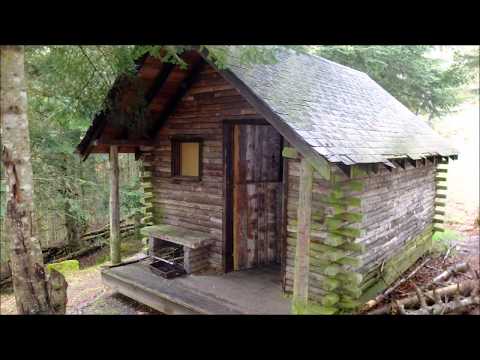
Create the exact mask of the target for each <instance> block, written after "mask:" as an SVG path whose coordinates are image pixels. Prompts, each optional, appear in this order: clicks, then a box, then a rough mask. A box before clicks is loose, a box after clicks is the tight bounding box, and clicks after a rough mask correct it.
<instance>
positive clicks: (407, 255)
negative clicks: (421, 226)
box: [360, 226, 432, 303]
mask: <svg viewBox="0 0 480 360" xmlns="http://www.w3.org/2000/svg"><path fill="white" fill-rule="evenodd" d="M431 238H432V227H431V226H429V227H427V229H425V230H424V231H423V232H422V234H420V235H419V236H417V237H416V238H414V239H413V240H410V241H409V242H408V244H407V246H406V247H404V248H403V249H402V250H401V252H399V253H398V254H396V255H394V256H393V257H391V258H390V259H389V260H388V261H386V262H385V264H383V267H382V268H383V272H382V273H380V266H379V268H378V270H377V274H376V275H374V276H373V278H370V279H369V280H368V281H367V283H366V284H363V285H362V288H363V289H364V290H363V291H362V295H361V297H360V301H361V302H362V303H365V302H366V301H368V300H370V299H372V298H373V297H375V296H376V295H377V294H379V293H381V292H382V291H384V290H385V289H386V288H387V287H388V286H390V285H391V284H392V283H393V282H394V281H395V280H397V279H398V277H399V276H400V275H402V273H403V272H405V271H406V270H408V268H409V267H410V266H412V265H413V264H414V263H415V262H416V261H417V260H418V259H419V258H420V256H422V255H423V254H424V253H425V252H426V251H428V250H429V249H430V247H431Z"/></svg>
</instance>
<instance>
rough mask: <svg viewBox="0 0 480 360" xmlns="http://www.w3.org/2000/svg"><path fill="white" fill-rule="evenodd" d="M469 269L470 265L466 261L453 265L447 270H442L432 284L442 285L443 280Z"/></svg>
mask: <svg viewBox="0 0 480 360" xmlns="http://www.w3.org/2000/svg"><path fill="white" fill-rule="evenodd" d="M468 269H469V266H468V264H467V263H466V262H462V263H458V264H455V265H452V266H450V267H449V268H448V269H447V270H445V271H444V272H442V273H441V274H440V275H438V276H436V277H435V278H434V279H433V280H432V284H434V285H440V284H441V283H442V282H444V281H445V280H447V279H448V278H450V276H452V275H454V274H455V273H459V272H467V271H468Z"/></svg>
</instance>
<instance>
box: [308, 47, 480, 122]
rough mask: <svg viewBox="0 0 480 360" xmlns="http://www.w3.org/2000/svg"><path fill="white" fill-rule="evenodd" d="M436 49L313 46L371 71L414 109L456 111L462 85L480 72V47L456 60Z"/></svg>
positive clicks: (432, 113)
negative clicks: (443, 57) (445, 58)
mask: <svg viewBox="0 0 480 360" xmlns="http://www.w3.org/2000/svg"><path fill="white" fill-rule="evenodd" d="M433 50H435V47H434V46H424V45H396V46H371V45H355V46H348V45H341V46H317V47H313V48H312V49H310V51H313V52H315V53H317V54H319V55H321V56H323V57H325V58H327V59H329V60H332V61H335V62H338V63H340V64H343V65H346V66H349V67H352V68H354V69H357V70H360V71H363V72H365V73H367V74H368V75H369V76H370V77H371V78H372V79H374V80H375V81H377V82H378V83H379V84H380V85H381V86H382V87H384V88H385V89H386V90H387V91H389V92H390V93H391V94H392V95H393V96H394V97H396V98H397V99H398V100H400V101H401V102H402V103H403V104H404V105H405V106H407V107H408V108H409V109H410V110H412V111H413V112H415V113H417V114H428V115H429V116H430V118H435V117H439V116H441V115H443V114H445V113H448V112H450V111H452V110H453V109H454V108H455V107H456V106H457V105H458V104H459V103H461V102H462V101H463V100H464V97H463V96H462V91H461V90H462V88H463V87H464V86H465V85H467V84H469V83H470V82H471V81H472V80H473V78H474V76H475V74H476V73H478V70H476V69H478V65H476V64H478V48H477V53H476V54H475V53H472V54H470V53H469V54H467V55H465V54H460V53H457V54H455V56H454V61H453V63H452V64H446V62H445V61H442V60H440V59H438V58H434V57H432V56H429V55H430V53H431V51H433ZM475 66H477V67H476V68H475Z"/></svg>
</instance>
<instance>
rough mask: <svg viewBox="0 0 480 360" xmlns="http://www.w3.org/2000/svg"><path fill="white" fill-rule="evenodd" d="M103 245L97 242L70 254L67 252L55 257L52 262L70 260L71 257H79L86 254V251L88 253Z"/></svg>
mask: <svg viewBox="0 0 480 360" xmlns="http://www.w3.org/2000/svg"><path fill="white" fill-rule="evenodd" d="M103 246H104V244H98V245H93V246H90V247H88V248H85V249H82V250H78V251H75V252H73V253H71V254H68V255H67V256H64V257H62V258H59V259H55V260H54V261H53V263H57V262H62V261H65V260H70V259H73V258H76V257H80V256H82V255H85V254H88V253H90V252H92V251H95V250H97V249H100V248H101V247H103Z"/></svg>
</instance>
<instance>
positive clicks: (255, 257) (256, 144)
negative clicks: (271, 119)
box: [232, 124, 282, 270]
mask: <svg viewBox="0 0 480 360" xmlns="http://www.w3.org/2000/svg"><path fill="white" fill-rule="evenodd" d="M232 145H233V154H232V155H233V156H232V177H233V181H232V185H233V189H232V190H233V199H232V200H233V201H232V202H233V219H232V220H233V221H232V222H233V268H234V269H235V270H242V269H249V268H252V267H255V266H259V265H265V264H271V263H279V262H280V253H281V251H280V246H281V245H280V244H281V204H282V203H281V199H282V168H281V166H282V155H281V151H282V138H281V136H280V134H278V132H277V131H276V130H275V129H274V128H273V127H272V126H270V125H252V124H236V125H234V127H233V144H232Z"/></svg>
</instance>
